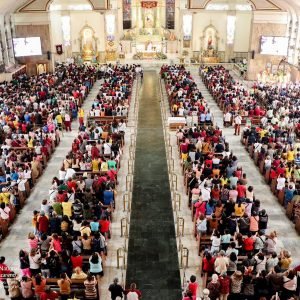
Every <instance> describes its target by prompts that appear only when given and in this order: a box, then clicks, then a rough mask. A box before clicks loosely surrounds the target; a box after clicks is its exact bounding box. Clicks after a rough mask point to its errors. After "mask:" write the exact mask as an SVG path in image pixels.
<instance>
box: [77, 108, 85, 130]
mask: <svg viewBox="0 0 300 300" xmlns="http://www.w3.org/2000/svg"><path fill="white" fill-rule="evenodd" d="M78 119H79V125H80V126H83V122H84V110H83V108H82V107H80V108H79V110H78Z"/></svg>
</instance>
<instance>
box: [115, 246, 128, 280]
mask: <svg viewBox="0 0 300 300" xmlns="http://www.w3.org/2000/svg"><path fill="white" fill-rule="evenodd" d="M125 267H126V265H125V249H124V248H119V249H118V250H117V268H118V269H120V268H121V269H123V270H125ZM122 280H123V273H122Z"/></svg>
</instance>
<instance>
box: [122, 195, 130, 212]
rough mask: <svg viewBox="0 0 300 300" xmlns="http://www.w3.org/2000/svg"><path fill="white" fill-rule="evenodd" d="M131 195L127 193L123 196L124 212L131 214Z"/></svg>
mask: <svg viewBox="0 0 300 300" xmlns="http://www.w3.org/2000/svg"><path fill="white" fill-rule="evenodd" d="M130 198H131V197H130V194H129V193H125V194H124V195H123V212H125V211H127V212H130V211H131V199H130Z"/></svg>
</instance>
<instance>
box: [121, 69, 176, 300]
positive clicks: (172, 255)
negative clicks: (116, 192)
mask: <svg viewBox="0 0 300 300" xmlns="http://www.w3.org/2000/svg"><path fill="white" fill-rule="evenodd" d="M159 99H160V98H159V95H158V75H157V73H156V72H155V71H145V72H144V83H143V85H142V91H141V94H140V100H139V101H140V105H139V120H138V131H137V139H136V156H135V170H134V182H133V195H132V212H131V218H130V236H129V249H128V267H127V276H126V280H127V286H128V285H129V284H130V283H132V282H135V283H137V286H138V288H139V289H140V290H141V291H142V293H143V299H145V300H149V299H172V300H177V299H181V284H180V273H179V265H178V256H177V247H176V237H175V229H174V219H173V212H172V203H171V193H170V187H169V178H168V168H167V160H166V152H165V144H164V136H163V126H162V120H161V113H160V104H159Z"/></svg>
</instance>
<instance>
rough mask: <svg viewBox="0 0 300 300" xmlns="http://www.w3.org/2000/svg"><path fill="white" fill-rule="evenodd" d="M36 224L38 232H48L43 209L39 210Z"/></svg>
mask: <svg viewBox="0 0 300 300" xmlns="http://www.w3.org/2000/svg"><path fill="white" fill-rule="evenodd" d="M38 224H39V232H40V233H47V232H48V227H49V220H48V218H47V217H46V216H45V212H44V211H41V212H40V216H39V218H38Z"/></svg>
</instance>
